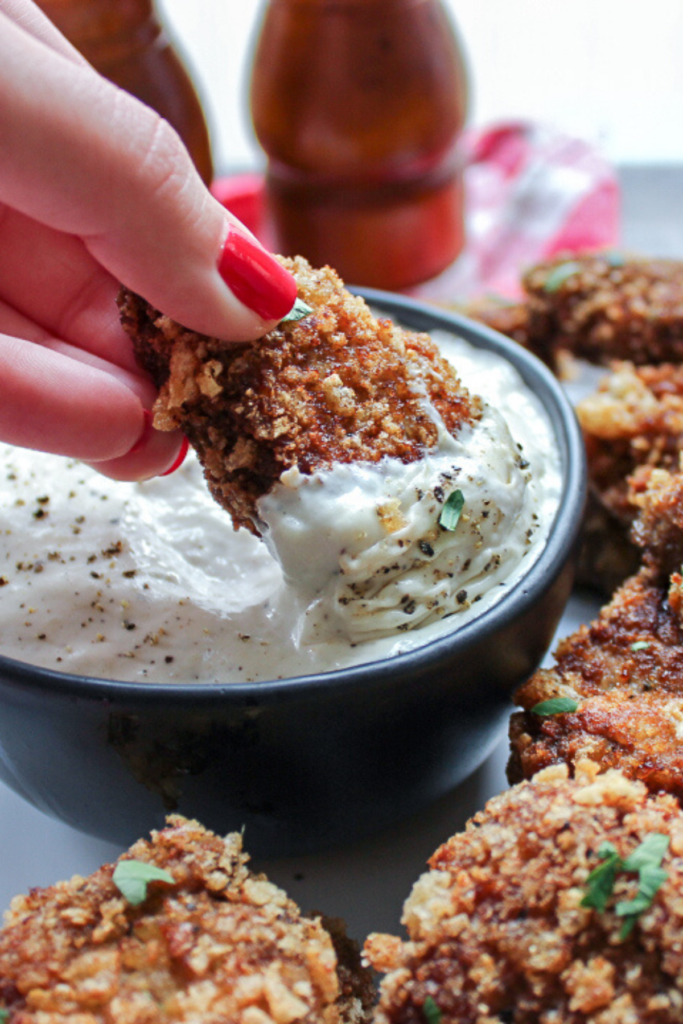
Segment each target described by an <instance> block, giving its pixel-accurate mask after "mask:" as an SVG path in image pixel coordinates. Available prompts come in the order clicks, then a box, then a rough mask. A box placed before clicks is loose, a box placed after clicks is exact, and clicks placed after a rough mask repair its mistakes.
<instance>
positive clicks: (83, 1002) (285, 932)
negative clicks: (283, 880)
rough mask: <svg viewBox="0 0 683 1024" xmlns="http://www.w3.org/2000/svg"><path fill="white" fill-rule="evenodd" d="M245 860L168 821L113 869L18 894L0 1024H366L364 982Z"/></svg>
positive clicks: (3, 937)
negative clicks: (1, 1022) (198, 1023)
mask: <svg viewBox="0 0 683 1024" xmlns="http://www.w3.org/2000/svg"><path fill="white" fill-rule="evenodd" d="M247 860H248V858H247V856H246V855H245V854H244V853H243V851H242V843H241V837H240V836H239V835H238V834H234V835H229V836H227V838H226V839H220V838H219V837H218V836H216V835H214V834H213V833H211V832H208V831H206V830H205V829H204V828H202V826H201V825H199V824H198V823H197V822H194V821H186V820H185V819H183V818H180V817H172V818H170V819H169V824H168V827H167V828H165V829H163V830H162V831H160V832H153V833H152V837H151V840H149V841H147V840H140V841H139V842H137V843H135V844H134V846H132V847H131V849H130V850H129V851H128V852H127V853H126V854H124V855H123V857H121V858H120V859H119V861H118V862H117V864H116V865H113V864H109V865H105V866H104V867H102V868H100V869H99V871H96V872H95V873H94V874H93V875H90V876H89V877H88V878H80V877H78V876H76V877H75V878H73V879H71V881H70V882H61V883H59V884H58V885H55V886H52V887H51V888H48V889H33V890H31V892H30V893H29V895H28V896H17V897H15V899H14V900H13V901H12V904H11V906H10V910H9V911H8V913H7V914H6V918H5V925H4V928H3V929H2V931H0V1006H1V1008H2V1010H3V1016H4V1019H6V1020H7V1021H9V1022H11V1024H46V1022H48V1021H49V1022H50V1024H59V1022H61V1021H64V1022H65V1024H66V1022H71V1024H104V1022H109V1021H116V1022H118V1024H143V1022H144V1024H157V1022H158V1024H162V1022H163V1024H172V1022H175V1021H178V1022H180V1021H188V1022H189V1021H199V1020H201V1021H202V1022H203V1024H225V1022H226V1021H230V1022H235V1024H294V1022H299V1021H301V1022H305V1024H315V1022H325V1024H342V1022H349V1024H359V1022H361V1021H362V1020H363V1019H364V1017H365V1013H366V1009H367V1006H368V1004H369V999H370V989H369V984H368V979H367V975H366V974H365V973H364V972H363V971H362V970H360V969H357V965H355V966H354V965H351V966H349V965H343V966H342V965H340V964H339V962H338V958H337V955H336V953H335V949H334V946H333V943H332V939H331V937H330V935H329V934H328V932H327V931H326V930H325V928H324V927H323V925H322V923H321V922H320V920H318V919H316V918H306V917H304V916H303V915H302V914H301V912H300V910H299V908H298V907H297V906H296V904H294V903H293V902H292V901H291V900H290V899H288V897H287V896H286V895H285V893H284V892H282V890H280V889H278V888H277V887H276V886H275V885H272V884H271V883H270V882H268V880H267V879H266V878H265V877H264V876H262V875H253V874H251V873H250V872H249V870H248V869H247V866H246V865H247Z"/></svg>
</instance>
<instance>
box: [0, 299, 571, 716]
mask: <svg viewBox="0 0 683 1024" xmlns="http://www.w3.org/2000/svg"><path fill="white" fill-rule="evenodd" d="M349 290H350V291H352V292H353V293H354V294H356V295H359V296H361V297H362V298H364V299H365V300H366V302H368V304H370V305H371V306H373V307H375V308H376V309H378V310H379V311H380V312H384V313H386V314H388V315H391V316H392V317H393V318H394V319H396V320H398V321H399V322H400V323H402V324H405V325H406V326H408V327H410V328H414V329H417V330H423V331H436V330H444V331H446V332H448V333H455V334H457V335H459V336H460V337H462V338H464V339H465V340H466V341H469V342H470V343H472V344H474V345H475V346H476V347H478V348H484V349H486V350H488V351H492V352H494V353H495V354H497V355H500V356H502V357H503V358H504V359H505V360H507V361H508V362H509V363H511V364H512V366H513V367H514V368H515V369H516V370H517V372H518V373H519V374H520V376H521V377H522V379H523V380H524V382H525V383H526V384H527V385H528V386H529V387H530V388H531V390H533V391H534V393H535V394H536V395H537V396H538V397H539V398H540V400H541V402H542V404H543V407H544V409H545V411H546V413H547V414H548V415H549V417H550V420H551V423H552V427H553V431H554V433H555V436H556V439H557V442H558V448H559V450H560V457H561V459H562V463H563V472H562V481H563V486H562V491H561V496H560V503H559V506H558V509H557V511H556V513H555V517H554V519H553V522H552V524H551V527H550V531H549V535H548V540H547V543H546V545H545V547H544V549H543V551H542V552H541V553H540V555H539V556H538V558H537V559H536V561H535V562H533V563H532V565H531V566H530V568H529V570H528V572H525V573H524V574H523V575H522V576H521V577H520V578H519V579H518V580H517V581H516V583H515V584H514V585H513V586H512V587H511V588H510V589H509V590H508V591H507V592H506V593H505V594H504V595H503V597H502V598H501V599H500V600H499V601H497V602H495V603H494V604H493V605H492V606H491V607H489V608H487V609H485V610H484V611H483V612H482V613H481V615H478V616H475V617H474V618H472V619H471V620H470V621H469V622H467V623H465V625H463V626H461V627H460V628H459V629H457V630H455V631H453V632H449V633H446V634H444V635H443V636H439V637H435V638H434V639H432V640H430V641H429V642H428V643H426V644H424V645H422V646H420V647H417V648H415V649H413V650H410V651H405V652H403V653H400V654H397V655H393V656H391V657H387V658H385V659H382V660H380V661H369V662H363V663H361V664H357V665H351V666H348V667H346V668H340V669H334V670H332V671H328V672H319V673H314V674H311V675H303V676H291V677H287V678H284V679H272V680H263V681H260V682H233V683H220V682H184V683H181V682H175V683H170V682H169V683H157V682H153V681H144V682H142V681H141V682H133V681H124V680H117V679H105V678H101V677H98V676H77V675H72V674H71V673H68V672H60V671H57V670H55V669H50V668H43V667H40V666H35V665H32V664H30V663H29V662H24V661H20V660H19V659H16V658H10V657H8V656H6V655H3V654H0V684H1V685H2V686H10V687H12V688H16V689H20V690H26V691H28V690H31V691H35V692H37V693H40V692H50V693H51V694H52V695H53V696H54V695H56V694H58V693H59V694H60V695H61V696H63V697H68V698H73V697H78V698H81V699H85V700H88V699H89V700H93V701H98V702H101V701H107V703H109V704H110V705H111V706H116V705H121V704H129V703H131V702H133V701H134V702H135V703H136V704H138V705H142V706H144V705H150V704H157V703H159V702H161V703H162V704H164V702H167V703H169V706H170V703H172V704H174V705H175V706H177V705H179V704H181V705H182V704H187V705H192V706H193V707H201V706H205V705H207V704H208V705H211V704H214V703H223V702H224V701H225V699H226V697H227V696H230V697H231V698H232V702H234V703H236V704H243V705H252V706H253V705H254V703H256V704H257V705H259V704H261V703H262V701H261V700H260V699H259V698H263V699H264V701H265V700H266V699H267V700H268V701H270V702H272V701H274V700H275V701H278V700H282V701H284V700H288V699H291V698H294V697H296V698H300V697H302V696H305V695H307V694H308V693H310V692H312V691H317V690H318V689H320V688H321V687H323V688H324V689H326V690H327V691H328V692H329V691H330V690H333V689H338V688H340V687H343V688H344V689H346V690H349V691H353V690H354V689H366V688H367V687H368V686H374V687H376V688H379V687H380V685H381V684H382V683H383V682H386V681H387V680H388V678H389V677H390V678H393V679H396V678H397V677H398V676H401V677H404V676H406V675H411V674H412V673H413V671H414V669H415V668H417V667H418V666H419V667H420V669H421V670H422V671H423V672H424V671H429V670H430V668H433V667H436V665H437V664H438V663H439V662H440V661H441V660H442V658H443V657H444V656H445V654H446V653H447V649H448V651H450V649H451V648H452V645H453V644H456V645H458V646H462V647H463V648H468V647H470V646H471V645H474V644H476V643H477V642H478V641H479V640H481V637H482V634H486V633H491V634H494V633H497V632H498V631H499V630H502V629H504V628H505V626H506V625H507V624H509V623H510V622H511V621H513V620H514V619H515V618H520V617H522V616H523V614H524V612H525V611H526V610H529V609H530V608H531V607H532V606H533V605H534V603H535V601H536V600H538V598H539V597H540V596H541V595H542V593H543V592H544V590H545V589H547V588H548V587H549V586H550V584H551V583H552V582H553V581H554V580H555V578H556V576H557V575H558V574H559V572H560V571H561V569H562V567H563V565H564V563H565V561H566V558H567V553H568V551H570V550H571V549H572V548H573V547H574V545H575V544H576V542H577V539H578V534H579V530H580V527H581V521H582V513H583V506H584V502H585V496H586V456H585V448H584V443H583V437H582V434H581V429H580V427H579V424H578V421H577V419H576V416H575V413H574V410H573V408H572V406H571V404H570V402H569V399H568V397H567V395H566V394H565V392H564V389H563V388H562V386H561V384H560V383H559V381H558V380H557V379H556V377H554V375H553V374H552V373H551V371H550V370H549V369H548V367H547V366H546V365H545V364H544V363H542V362H541V361H540V360H539V359H538V358H537V357H536V356H535V355H533V354H532V353H530V352H529V351H528V350H526V349H524V348H522V346H521V345H519V344H518V343H516V342H515V341H513V340H511V339H510V338H507V337H506V336H505V335H502V334H499V333H498V332H497V331H494V330H493V329H492V328H489V327H487V326H486V325H484V324H481V323H478V322H477V321H473V320H471V319H469V318H468V317H466V316H464V315H462V314H460V313H457V312H452V311H450V310H447V309H441V308H439V307H438V306H432V305H431V304H429V303H426V302H422V301H419V300H417V299H413V298H411V297H408V296H404V295H399V294H396V293H393V292H385V291H380V290H378V289H371V288H358V287H350V289H349Z"/></svg>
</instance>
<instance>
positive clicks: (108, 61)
mask: <svg viewBox="0 0 683 1024" xmlns="http://www.w3.org/2000/svg"><path fill="white" fill-rule="evenodd" d="M37 2H38V5H39V6H40V7H41V8H42V9H43V11H44V12H45V13H46V14H47V16H48V17H49V18H50V20H51V21H53V22H54V24H55V25H56V26H57V28H58V29H59V30H60V32H62V34H63V35H65V36H66V37H67V39H69V40H70V42H72V43H73V45H74V46H75V47H76V48H77V49H78V50H80V52H81V53H82V54H83V56H84V57H85V58H86V60H88V61H89V62H90V63H91V64H92V65H93V67H95V68H96V69H97V70H98V71H99V72H100V73H101V74H102V75H104V76H105V77H106V78H109V79H110V80H111V81H112V82H115V83H116V85H119V86H121V88H122V89H126V90H127V92H130V93H132V94H133V95H134V96H137V97H138V99H141V100H142V101H143V102H144V103H147V104H148V106H150V107H153V108H154V110H156V111H158V113H160V114H161V116H162V117H164V118H166V120H167V121H169V122H170V123H171V124H172V125H173V127H174V128H175V129H176V131H177V132H178V134H179V135H180V137H181V139H182V140H183V142H184V143H185V145H186V146H187V149H188V151H189V153H190V155H191V156H192V159H193V160H194V162H195V165H196V167H197V169H198V170H199V173H200V174H201V176H202V178H203V179H204V181H205V182H207V183H208V182H210V181H211V178H212V176H213V168H212V161H211V148H210V143H209V135H208V131H207V127H206V121H205V119H204V114H203V111H202V108H201V104H200V102H199V99H198V98H197V94H196V92H195V89H194V86H193V84H192V82H191V80H190V77H189V75H188V73H187V71H186V70H185V68H184V67H183V65H182V63H181V61H180V59H179V57H178V55H177V53H176V52H175V50H174V49H173V47H172V45H171V43H170V42H169V40H168V39H167V37H166V35H165V34H164V31H163V29H162V26H161V24H160V22H159V18H158V16H157V13H156V11H155V9H154V5H153V0H37Z"/></svg>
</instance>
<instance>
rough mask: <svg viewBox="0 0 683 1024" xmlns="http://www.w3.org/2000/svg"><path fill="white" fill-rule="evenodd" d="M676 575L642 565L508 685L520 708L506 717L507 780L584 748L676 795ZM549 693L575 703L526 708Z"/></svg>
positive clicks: (679, 660)
mask: <svg viewBox="0 0 683 1024" xmlns="http://www.w3.org/2000/svg"><path fill="white" fill-rule="evenodd" d="M680 580H681V578H680V576H679V577H677V578H675V579H674V580H673V581H672V583H671V586H670V587H669V588H666V587H664V586H662V585H661V584H659V583H658V582H656V580H654V579H653V576H652V573H651V572H649V571H648V570H645V569H644V570H642V571H641V572H640V573H639V574H638V575H637V576H634V577H632V578H631V579H630V580H628V581H627V583H625V584H624V586H623V587H621V589H620V590H618V591H617V593H616V594H615V596H614V598H613V600H612V601H611V602H610V604H609V605H607V607H606V608H604V609H603V610H602V612H601V613H600V616H599V617H598V618H597V619H596V620H595V621H594V622H592V623H591V624H590V625H589V626H582V627H581V628H580V629H579V630H577V632H576V633H574V634H573V635H572V636H570V637H568V638H567V639H565V640H563V641H562V642H561V643H560V644H559V646H558V648H557V650H556V652H555V660H556V664H555V666H554V667H553V668H552V669H540V670H539V671H538V672H536V673H535V674H534V675H533V676H532V677H531V679H529V680H528V681H527V682H526V683H524V684H523V686H521V687H520V688H519V689H518V690H517V692H516V693H515V695H514V701H515V703H516V704H518V705H519V706H520V707H521V708H523V709H524V710H523V711H522V712H521V713H520V712H518V713H516V714H514V715H513V716H512V719H511V721H510V740H511V751H512V752H511V757H510V762H509V764H508V777H509V779H510V781H511V782H516V781H518V780H519V779H521V778H531V777H532V776H533V775H534V774H535V773H536V772H537V771H539V770H540V769H541V768H545V767H547V766H548V765H550V764H555V763H558V762H560V761H566V762H567V763H568V764H570V765H574V764H576V763H577V761H579V760H581V759H582V758H590V759H591V760H592V761H594V762H595V763H596V764H598V765H600V767H601V768H603V769H605V768H614V767H618V768H620V769H621V770H622V771H624V772H625V773H626V774H627V775H628V776H629V777H631V778H637V779H641V780H642V781H643V782H644V783H645V784H646V785H647V786H648V787H649V788H650V789H651V790H653V791H654V792H657V791H659V790H666V791H668V792H670V793H674V794H675V795H676V796H677V797H679V798H683V743H681V738H680V734H681V729H682V728H683V623H682V622H681V589H680V588H681V582H680ZM634 644H636V645H637V646H636V649H635V650H634V649H633V645H634ZM643 644H644V645H646V646H642V647H641V646H640V645H643ZM557 696H562V697H571V698H573V699H574V700H577V701H578V704H579V707H578V709H577V710H576V711H575V712H573V713H571V714H560V715H552V716H550V717H547V718H542V717H540V716H539V715H536V714H534V713H532V711H531V708H533V707H534V706H535V705H536V704H539V703H540V702H541V701H545V700H548V699H550V698H551V697H557Z"/></svg>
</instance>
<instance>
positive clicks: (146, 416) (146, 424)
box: [128, 409, 154, 455]
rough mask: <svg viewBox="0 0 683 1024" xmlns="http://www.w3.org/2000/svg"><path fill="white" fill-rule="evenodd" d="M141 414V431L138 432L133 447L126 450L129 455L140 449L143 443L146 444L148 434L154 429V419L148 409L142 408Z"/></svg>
mask: <svg viewBox="0 0 683 1024" xmlns="http://www.w3.org/2000/svg"><path fill="white" fill-rule="evenodd" d="M142 415H143V426H142V433H141V434H140V436H139V438H138V439H137V441H136V442H135V444H134V445H133V447H132V448H131V449H130V451H129V452H128V454H129V455H135V453H136V452H139V451H140V449H141V448H142V447H143V445H145V444H147V441H148V440H149V438H150V436H151V434H152V431H153V430H154V425H153V424H154V420H153V417H152V414H151V412H150V411H149V409H143V410H142Z"/></svg>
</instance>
